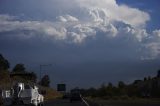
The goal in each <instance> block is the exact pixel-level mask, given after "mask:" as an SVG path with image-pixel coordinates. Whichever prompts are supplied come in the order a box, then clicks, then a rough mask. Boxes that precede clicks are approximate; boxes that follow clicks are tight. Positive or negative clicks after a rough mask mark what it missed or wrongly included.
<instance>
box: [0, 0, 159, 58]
mask: <svg viewBox="0 0 160 106" xmlns="http://www.w3.org/2000/svg"><path fill="white" fill-rule="evenodd" d="M48 1H54V3H57V4H54V5H55V6H56V5H58V6H57V7H56V8H57V10H61V11H65V13H64V14H63V12H62V13H61V14H60V15H58V16H55V17H56V21H54V22H53V21H29V20H23V21H22V20H21V21H20V20H18V18H17V17H18V16H16V17H15V16H10V15H0V33H2V32H16V34H15V35H14V34H13V35H12V36H14V37H19V38H23V39H30V38H32V37H35V36H40V37H42V38H49V39H51V40H58V41H64V42H67V43H73V44H74V43H75V44H81V43H83V42H85V41H86V40H88V39H90V40H93V39H96V38H98V37H99V36H103V37H104V39H110V40H112V39H119V42H121V41H122V40H124V39H125V40H126V39H128V43H131V42H130V41H129V40H130V39H132V41H133V42H132V43H133V44H135V45H137V43H139V44H140V45H141V46H142V47H144V49H145V50H146V49H147V50H148V51H149V54H147V55H144V56H142V58H143V59H145V58H147V59H148V58H152V59H153V58H156V57H157V56H159V54H160V48H159V47H160V43H159V41H160V30H155V31H153V33H151V34H149V33H147V31H146V29H145V25H146V22H147V21H149V20H150V16H149V14H148V13H146V12H144V11H141V10H139V9H136V8H131V7H128V6H126V5H118V4H117V3H116V0H74V1H70V0H61V1H57V0H48ZM64 4H65V5H64ZM53 14H54V13H53ZM56 15H57V14H56ZM24 31H27V32H28V33H27V34H25V33H24ZM9 36H10V35H9ZM144 42H145V43H144ZM139 48H141V47H139ZM139 48H137V49H139Z"/></svg>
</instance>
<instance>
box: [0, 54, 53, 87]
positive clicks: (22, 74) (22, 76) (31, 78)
mask: <svg viewBox="0 0 160 106" xmlns="http://www.w3.org/2000/svg"><path fill="white" fill-rule="evenodd" d="M9 68H10V63H9V62H8V60H7V59H5V58H4V57H3V55H2V54H0V85H2V84H3V83H8V82H13V81H17V82H27V83H37V84H39V85H41V86H45V87H49V86H50V78H49V76H48V75H44V76H43V77H42V78H41V79H40V81H37V74H36V73H35V72H29V71H27V70H26V68H25V65H24V64H22V63H19V64H16V65H15V66H14V68H13V69H11V70H9Z"/></svg>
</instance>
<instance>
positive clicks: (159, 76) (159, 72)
mask: <svg viewBox="0 0 160 106" xmlns="http://www.w3.org/2000/svg"><path fill="white" fill-rule="evenodd" d="M157 78H160V70H158V72H157Z"/></svg>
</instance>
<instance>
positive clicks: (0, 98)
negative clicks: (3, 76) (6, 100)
mask: <svg viewBox="0 0 160 106" xmlns="http://www.w3.org/2000/svg"><path fill="white" fill-rule="evenodd" d="M2 105H3V100H2V97H0V106H2Z"/></svg>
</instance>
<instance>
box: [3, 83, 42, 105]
mask: <svg viewBox="0 0 160 106" xmlns="http://www.w3.org/2000/svg"><path fill="white" fill-rule="evenodd" d="M2 98H3V101H4V105H17V104H18V105H19V104H24V105H34V106H43V102H44V97H43V95H41V94H39V92H38V87H37V86H35V85H32V86H31V85H29V84H24V83H16V84H15V85H14V86H13V87H12V88H11V89H10V90H2Z"/></svg>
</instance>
